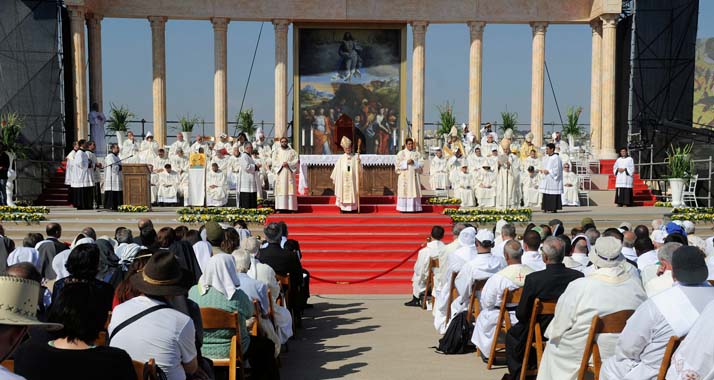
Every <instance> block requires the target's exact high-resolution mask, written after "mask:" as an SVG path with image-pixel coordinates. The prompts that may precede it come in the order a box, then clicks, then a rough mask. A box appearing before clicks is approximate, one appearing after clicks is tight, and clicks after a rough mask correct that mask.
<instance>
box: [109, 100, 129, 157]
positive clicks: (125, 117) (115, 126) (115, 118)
mask: <svg viewBox="0 0 714 380" xmlns="http://www.w3.org/2000/svg"><path fill="white" fill-rule="evenodd" d="M111 106H112V109H111V111H109V120H107V126H106V128H107V130H108V131H109V132H114V133H115V134H116V135H117V142H118V143H119V146H121V145H122V144H123V143H124V138H125V137H126V132H127V131H128V130H129V121H130V119H131V118H133V117H134V114H133V113H131V112H130V111H129V108H127V107H126V106H124V105H122V106H120V107H119V108H117V106H115V105H114V104H113V103H112V105H111Z"/></svg>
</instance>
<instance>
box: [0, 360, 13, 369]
mask: <svg viewBox="0 0 714 380" xmlns="http://www.w3.org/2000/svg"><path fill="white" fill-rule="evenodd" d="M0 365H2V366H3V367H5V368H6V369H7V370H8V371H10V372H15V361H14V360H12V359H7V360H3V361H2V364H0Z"/></svg>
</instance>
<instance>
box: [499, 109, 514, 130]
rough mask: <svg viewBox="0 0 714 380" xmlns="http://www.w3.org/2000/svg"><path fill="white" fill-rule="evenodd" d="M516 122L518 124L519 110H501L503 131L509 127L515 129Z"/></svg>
mask: <svg viewBox="0 0 714 380" xmlns="http://www.w3.org/2000/svg"><path fill="white" fill-rule="evenodd" d="M516 124H518V113H517V112H508V111H506V112H501V126H500V128H501V131H503V132H505V131H507V130H508V129H512V130H515V129H516Z"/></svg>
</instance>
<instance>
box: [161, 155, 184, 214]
mask: <svg viewBox="0 0 714 380" xmlns="http://www.w3.org/2000/svg"><path fill="white" fill-rule="evenodd" d="M158 177H159V185H158V192H157V193H158V194H157V195H158V202H159V203H160V204H163V205H165V206H168V205H174V204H176V203H178V188H179V186H180V184H181V177H180V176H179V174H178V173H177V172H176V171H175V170H172V169H171V164H166V165H164V171H163V172H161V173H159V175H158Z"/></svg>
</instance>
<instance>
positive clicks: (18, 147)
mask: <svg viewBox="0 0 714 380" xmlns="http://www.w3.org/2000/svg"><path fill="white" fill-rule="evenodd" d="M0 127H2V129H0V140H1V141H2V143H3V144H4V145H5V148H6V153H7V156H8V158H9V160H10V165H9V166H8V171H7V185H6V187H5V192H6V194H7V205H8V206H15V202H14V201H13V192H14V189H15V178H17V174H16V172H15V169H14V163H15V160H16V159H18V158H21V159H22V158H25V157H27V146H26V145H24V144H22V143H21V142H20V141H18V140H19V138H20V133H21V132H22V128H23V127H24V125H23V120H22V118H21V117H20V116H19V115H18V114H17V113H15V112H11V113H7V114H4V115H2V116H0Z"/></svg>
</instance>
